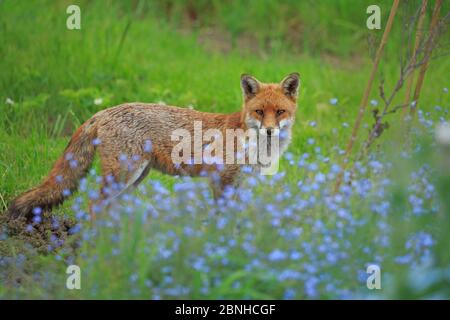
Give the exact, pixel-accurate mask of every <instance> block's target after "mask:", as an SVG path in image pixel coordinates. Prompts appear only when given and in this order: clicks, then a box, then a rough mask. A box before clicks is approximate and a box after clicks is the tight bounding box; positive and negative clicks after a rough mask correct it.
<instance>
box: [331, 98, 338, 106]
mask: <svg viewBox="0 0 450 320" xmlns="http://www.w3.org/2000/svg"><path fill="white" fill-rule="evenodd" d="M337 103H338V99H337V98H331V99H330V104H331V105H333V106H335V105H337Z"/></svg>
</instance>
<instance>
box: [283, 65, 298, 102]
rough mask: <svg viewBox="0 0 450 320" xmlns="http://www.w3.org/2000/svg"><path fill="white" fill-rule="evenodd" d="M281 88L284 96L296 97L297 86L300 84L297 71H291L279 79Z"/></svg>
mask: <svg viewBox="0 0 450 320" xmlns="http://www.w3.org/2000/svg"><path fill="white" fill-rule="evenodd" d="M280 85H281V88H282V89H283V92H284V94H285V95H286V96H288V97H289V98H291V99H294V100H295V99H297V96H298V88H299V86H300V75H299V74H298V73H297V72H294V73H291V74H290V75H288V76H287V77H286V78H284V79H283V81H281V84H280Z"/></svg>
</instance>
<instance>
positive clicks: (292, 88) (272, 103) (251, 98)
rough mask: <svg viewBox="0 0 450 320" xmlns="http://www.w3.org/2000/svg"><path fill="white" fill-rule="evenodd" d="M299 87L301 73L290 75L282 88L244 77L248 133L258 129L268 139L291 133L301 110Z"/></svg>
mask: <svg viewBox="0 0 450 320" xmlns="http://www.w3.org/2000/svg"><path fill="white" fill-rule="evenodd" d="M299 84H300V79H299V74H298V73H291V74H289V75H288V76H287V77H285V78H284V79H283V80H282V81H281V82H280V83H278V84H275V83H261V82H259V81H258V80H257V79H256V78H254V77H252V76H250V75H247V74H243V75H242V76H241V88H242V92H243V96H244V106H243V110H242V121H243V122H244V123H245V125H246V127H247V129H256V130H258V131H259V132H260V133H263V134H267V135H268V136H271V135H278V134H280V133H281V134H282V133H283V132H287V133H289V132H290V129H291V126H292V124H293V123H294V118H295V112H296V110H297V96H298V89H299Z"/></svg>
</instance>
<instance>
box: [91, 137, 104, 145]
mask: <svg viewBox="0 0 450 320" xmlns="http://www.w3.org/2000/svg"><path fill="white" fill-rule="evenodd" d="M101 143H102V140H100V139H99V138H95V139H94V140H92V145H94V146H98V145H99V144H101Z"/></svg>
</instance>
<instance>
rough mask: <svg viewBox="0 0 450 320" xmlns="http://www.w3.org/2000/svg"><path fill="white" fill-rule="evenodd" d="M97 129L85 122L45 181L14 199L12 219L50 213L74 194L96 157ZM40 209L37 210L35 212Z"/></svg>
mask: <svg viewBox="0 0 450 320" xmlns="http://www.w3.org/2000/svg"><path fill="white" fill-rule="evenodd" d="M96 134H97V132H96V130H95V128H93V127H92V126H90V125H89V124H87V123H85V124H83V125H82V126H81V127H79V128H78V129H77V131H76V132H75V133H74V134H73V136H72V138H71V140H70V142H69V144H68V145H67V147H66V149H65V150H64V154H63V155H62V156H61V157H60V158H59V159H58V160H57V161H56V163H55V164H54V165H53V168H52V170H51V171H50V173H49V175H48V176H47V177H46V178H45V180H44V181H43V182H42V183H41V185H39V186H38V187H36V188H33V189H31V190H29V191H27V192H25V193H23V194H21V195H20V196H18V197H17V198H16V199H14V200H13V201H12V202H11V204H10V205H9V208H8V210H7V214H9V216H10V217H11V218H20V217H25V218H26V219H28V220H29V219H31V218H32V217H33V211H34V212H36V210H39V209H40V210H50V209H51V208H52V207H54V206H56V205H59V204H61V203H62V202H63V201H64V198H65V197H66V196H68V195H69V194H71V193H72V192H73V191H75V190H76V189H77V187H78V182H79V180H80V179H81V178H82V177H84V176H85V175H86V173H87V171H88V169H89V167H90V166H91V163H92V161H93V158H94V154H95V145H94V143H93V139H95V138H96ZM35 208H39V209H35Z"/></svg>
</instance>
